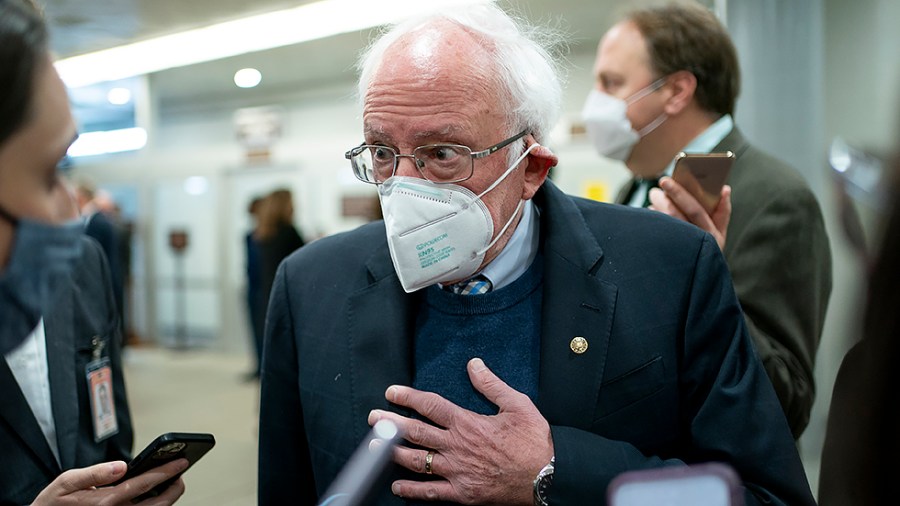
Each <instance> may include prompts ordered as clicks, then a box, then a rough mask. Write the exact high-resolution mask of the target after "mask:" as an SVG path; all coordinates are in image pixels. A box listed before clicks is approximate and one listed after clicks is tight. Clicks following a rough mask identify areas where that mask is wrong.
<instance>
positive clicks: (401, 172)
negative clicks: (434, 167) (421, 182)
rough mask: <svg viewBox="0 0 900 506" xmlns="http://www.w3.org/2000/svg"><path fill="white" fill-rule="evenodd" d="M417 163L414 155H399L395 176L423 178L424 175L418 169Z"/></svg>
mask: <svg viewBox="0 0 900 506" xmlns="http://www.w3.org/2000/svg"><path fill="white" fill-rule="evenodd" d="M417 163H418V162H417V161H416V159H415V158H413V156H412V155H397V170H396V171H395V174H396V175H398V176H406V177H422V173H421V172H420V171H419V169H418V168H417V167H416V164H417Z"/></svg>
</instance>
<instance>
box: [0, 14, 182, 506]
mask: <svg viewBox="0 0 900 506" xmlns="http://www.w3.org/2000/svg"><path fill="white" fill-rule="evenodd" d="M74 137H75V123H74V121H73V119H72V114H71V112H70V110H69V103H68V97H67V94H66V89H65V86H64V85H63V83H62V81H61V80H60V78H59V76H58V75H57V73H56V70H55V69H54V68H53V65H52V62H51V59H50V56H49V53H48V47H47V32H46V28H45V25H44V22H43V19H42V18H41V16H40V14H39V12H38V11H37V9H36V8H35V6H34V4H32V3H31V2H30V0H0V354H2V355H3V357H2V359H0V448H2V451H0V504H34V505H43V504H61V503H63V502H65V503H69V502H72V503H76V502H77V503H79V504H101V503H103V504H130V502H131V499H133V498H135V497H137V496H138V495H140V494H141V492H142V491H145V490H148V489H150V488H151V487H153V486H154V485H156V484H158V483H162V482H163V481H165V480H167V479H169V478H171V477H172V476H175V475H176V474H178V473H180V472H181V471H183V470H184V469H185V467H186V465H187V462H186V461H185V460H183V459H181V460H179V461H177V462H173V463H171V464H167V465H166V466H162V467H160V468H158V469H155V470H154V471H151V472H148V473H145V474H143V475H141V476H138V477H136V478H133V479H130V480H128V481H126V482H124V483H122V484H121V485H118V486H108V487H104V486H105V485H109V484H111V483H114V482H115V481H116V480H118V479H119V478H121V477H122V476H123V475H124V474H125V470H126V464H125V462H123V460H127V459H128V457H129V454H130V452H131V444H132V429H131V419H130V415H129V410H128V401H127V398H126V396H125V388H124V383H123V381H122V369H121V360H120V351H119V346H120V343H121V338H120V336H119V327H118V325H117V319H116V308H115V302H114V299H113V296H112V290H111V285H110V272H109V267H108V266H107V264H106V262H105V260H104V259H103V256H102V253H101V252H100V250H99V247H98V246H97V244H96V243H94V242H92V241H90V240H89V239H86V238H85V237H84V234H83V225H82V223H81V221H80V220H77V219H76V218H77V212H76V209H75V205H74V201H73V199H72V196H71V193H70V192H69V191H68V188H67V187H66V186H65V184H64V183H63V181H62V180H61V178H60V176H59V174H58V172H57V164H58V162H59V161H60V159H61V158H62V157H63V156H64V155H65V154H66V150H67V149H68V147H69V145H70V144H71V143H72V140H73V139H74ZM85 379H87V380H88V381H85ZM89 382H90V384H91V385H92V386H94V387H97V388H99V386H100V385H102V386H103V388H105V389H106V390H107V392H108V394H109V395H108V396H106V397H105V398H102V399H101V397H100V396H97V398H96V399H94V396H92V395H91V392H92V391H93V390H92V389H90V390H89V388H88V383H89ZM97 399H100V400H97ZM104 410H105V411H106V412H107V413H115V414H114V415H107V416H106V417H103V418H102V419H101V417H100V416H99V414H100V413H102V412H104ZM101 462H102V463H101ZM98 463H100V464H98ZM88 466H90V467H88ZM183 492H184V484H183V482H182V481H181V480H180V479H179V480H178V481H176V482H175V484H173V485H172V486H170V487H169V488H168V489H166V491H165V492H163V494H162V495H160V496H159V497H156V498H154V499H152V501H153V504H172V503H173V502H175V501H176V500H177V499H178V498H179V497H180V496H181V494H182V493H183Z"/></svg>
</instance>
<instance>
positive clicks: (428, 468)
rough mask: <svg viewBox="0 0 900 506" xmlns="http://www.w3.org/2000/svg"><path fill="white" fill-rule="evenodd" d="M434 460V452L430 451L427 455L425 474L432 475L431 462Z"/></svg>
mask: <svg viewBox="0 0 900 506" xmlns="http://www.w3.org/2000/svg"><path fill="white" fill-rule="evenodd" d="M432 460H434V452H433V451H429V452H428V453H426V454H425V474H431V473H432V471H431V461H432Z"/></svg>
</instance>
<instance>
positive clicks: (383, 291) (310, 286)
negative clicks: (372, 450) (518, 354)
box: [259, 182, 814, 505]
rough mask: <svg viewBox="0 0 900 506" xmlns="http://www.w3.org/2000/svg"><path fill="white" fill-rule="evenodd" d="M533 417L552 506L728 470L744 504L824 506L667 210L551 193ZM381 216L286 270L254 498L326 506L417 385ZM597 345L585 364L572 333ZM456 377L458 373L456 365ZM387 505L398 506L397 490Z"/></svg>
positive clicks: (710, 273)
mask: <svg viewBox="0 0 900 506" xmlns="http://www.w3.org/2000/svg"><path fill="white" fill-rule="evenodd" d="M535 203H536V204H537V205H538V207H539V209H540V210H541V218H540V219H541V224H540V227H541V228H540V237H541V238H540V241H541V246H540V247H541V250H542V253H543V255H542V256H543V261H544V281H543V310H542V314H541V319H542V321H541V355H540V356H541V364H540V378H539V390H538V400H537V407H538V408H539V409H540V411H541V413H542V414H543V415H544V417H545V418H546V419H547V420H548V421H549V423H550V425H551V431H552V435H553V443H554V449H555V453H556V473H555V477H554V483H553V486H552V488H551V492H550V503H551V504H554V505H555V504H604V503H605V494H606V488H607V486H608V484H609V482H610V480H612V478H613V477H615V476H616V475H618V474H619V473H621V472H623V471H626V470H633V469H642V468H649V467H659V466H663V465H681V464H683V463H697V462H706V461H724V462H727V463H729V464H730V465H732V466H733V467H734V468H735V469H736V470H737V471H738V473H739V474H740V476H741V478H742V479H743V481H744V482H745V485H746V489H747V492H746V494H745V495H746V496H747V502H748V504H758V503H760V502H765V501H771V502H772V503H775V504H792V505H799V504H814V502H813V499H812V496H811V493H810V490H809V486H808V484H807V481H806V476H805V474H804V471H803V468H802V465H801V463H800V459H799V456H798V454H797V451H796V448H795V446H794V441H793V438H792V437H791V433H790V430H789V429H788V426H787V423H786V421H785V419H784V415H783V414H782V411H781V408H780V406H779V404H778V400H777V398H776V397H775V393H774V391H773V389H772V386H771V384H770V383H769V380H768V379H767V378H766V374H765V372H764V371H763V369H762V366H761V365H760V362H759V359H758V358H757V356H756V354H755V351H754V349H753V346H752V343H751V341H750V338H749V336H748V334H747V329H746V326H745V324H744V320H743V316H742V314H741V308H740V306H739V304H738V302H737V299H736V297H735V294H734V289H733V287H732V284H731V279H730V277H729V275H728V269H727V267H726V265H725V262H724V260H723V258H722V254H721V253H720V252H719V249H718V247H717V245H716V243H715V241H714V240H712V238H711V237H710V236H709V235H707V234H705V233H703V232H701V231H700V230H699V229H697V228H696V227H693V226H690V225H686V224H682V223H679V222H675V220H672V219H670V218H668V217H665V216H663V215H661V214H659V213H653V212H649V211H646V210H635V209H629V208H626V207H623V206H611V205H605V204H600V203H596V202H591V201H587V200H583V199H578V198H573V197H569V196H567V195H564V194H563V193H562V192H560V191H559V190H558V189H557V188H556V187H555V186H554V185H553V184H552V183H550V182H547V183H545V184H544V186H543V187H542V188H541V190H540V191H539V192H538V194H537V195H536V197H535ZM417 303H418V295H417V294H415V293H414V294H405V293H404V292H403V290H402V288H401V286H400V283H399V281H398V279H397V276H396V274H395V272H394V269H393V266H392V264H391V260H390V255H389V251H388V247H387V243H386V238H385V230H384V225H383V223H382V222H375V223H373V224H369V225H366V226H363V227H361V228H360V229H357V230H355V231H352V232H349V233H344V234H339V235H336V236H332V237H329V238H325V239H322V240H319V241H316V242H314V243H311V244H309V245H308V246H306V247H305V248H303V249H302V250H300V251H298V252H297V253H295V254H294V255H292V256H291V257H289V258H288V259H287V260H286V261H285V262H284V263H283V264H282V265H281V268H280V269H279V273H278V276H277V279H276V282H275V286H274V288H273V292H272V297H271V303H270V306H269V314H268V320H267V329H266V344H265V352H264V355H265V358H264V362H263V373H262V394H261V413H260V431H259V433H260V449H259V451H260V455H259V457H260V462H259V498H260V504H263V505H267V504H281V503H285V502H286V501H287V502H292V503H298V502H299V503H302V504H314V503H315V502H316V500H317V497H318V495H319V494H321V493H323V492H324V490H325V488H326V487H327V486H328V485H329V483H330V482H331V481H332V479H333V478H334V477H335V475H336V474H337V473H338V471H339V470H340V469H341V466H342V465H343V464H344V463H345V462H346V461H347V459H348V457H349V456H350V454H351V453H352V451H353V450H354V448H355V447H356V446H357V444H359V442H360V441H361V440H362V439H363V437H364V435H365V434H366V432H367V430H368V429H369V427H368V425H367V423H366V418H367V415H368V413H369V411H370V410H371V409H374V408H378V409H385V410H389V409H392V410H395V411H398V409H397V407H396V406H393V407H392V406H390V405H389V404H388V403H387V401H385V399H384V391H385V389H386V388H387V387H388V386H389V385H391V384H405V385H409V384H411V383H412V371H413V370H414V367H413V363H412V357H413V353H412V351H413V350H412V342H413V329H414V327H413V324H414V317H415V315H414V310H415V308H416V307H417ZM576 336H581V337H584V338H585V339H587V341H588V343H589V348H588V350H587V351H586V352H585V353H583V354H580V355H578V354H575V353H573V352H572V351H571V350H570V348H569V343H570V341H571V340H572V338H573V337H576ZM460 367H464V364H461V365H460ZM379 504H402V500H401V499H398V498H396V497H393V496H391V494H390V491H389V490H388V489H387V487H385V490H383V491H382V493H381V495H380V500H379Z"/></svg>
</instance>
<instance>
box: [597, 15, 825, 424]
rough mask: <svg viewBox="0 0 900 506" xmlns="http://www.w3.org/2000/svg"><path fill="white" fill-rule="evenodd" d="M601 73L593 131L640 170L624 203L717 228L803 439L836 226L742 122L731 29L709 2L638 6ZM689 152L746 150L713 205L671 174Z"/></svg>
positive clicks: (602, 54)
mask: <svg viewBox="0 0 900 506" xmlns="http://www.w3.org/2000/svg"><path fill="white" fill-rule="evenodd" d="M594 72H595V74H596V79H597V87H596V90H594V91H593V92H592V94H591V96H590V97H589V98H588V100H587V103H586V104H585V109H584V113H585V120H586V122H587V126H588V130H589V131H590V132H591V134H592V137H593V139H594V140H595V142H596V147H597V149H598V151H599V152H600V154H602V155H606V156H612V157H617V158H620V159H622V160H624V161H625V164H626V165H627V166H628V169H629V170H630V171H631V172H632V173H633V174H634V176H635V177H634V179H632V181H630V182H629V183H628V184H626V185H625V187H624V188H623V189H622V191H621V192H620V193H619V195H618V197H617V200H616V201H617V202H618V203H620V204H628V205H631V206H635V207H646V206H648V205H650V204H652V207H653V208H654V209H657V210H660V211H663V212H665V213H667V214H669V215H671V216H674V217H676V218H680V219H682V220H685V221H689V222H691V223H694V224H695V225H697V226H699V227H700V228H702V229H704V230H706V231H707V232H709V233H710V234H712V235H713V236H714V237H715V238H716V240H717V242H718V243H719V247H720V248H722V251H723V253H724V254H725V261H726V262H727V263H728V269H729V271H730V272H731V275H732V278H733V279H734V287H735V291H736V292H737V295H738V299H739V300H740V302H741V307H742V309H743V311H744V316H745V318H746V320H747V326H748V327H749V331H750V335H751V337H753V340H754V343H755V344H756V348H757V350H758V351H759V355H760V358H761V359H762V362H763V365H764V366H765V369H766V372H767V373H768V375H769V378H770V379H771V380H772V384H773V386H774V387H775V392H776V393H777V394H778V398H779V400H780V401H781V406H782V408H783V409H784V412H785V415H786V416H787V419H788V422H789V424H790V426H791V431H792V432H793V434H794V437H795V438H799V437H800V434H801V433H802V432H803V429H805V428H806V425H807V423H809V413H810V410H811V409H812V404H813V398H814V395H815V385H814V383H813V360H814V359H815V355H816V348H817V347H818V345H819V338H820V337H821V334H822V325H823V324H824V321H825V309H826V307H827V305H828V296H829V294H830V293H831V255H830V250H829V246H828V236H827V235H826V234H825V225H824V222H823V220H822V212H821V210H820V209H819V204H818V203H817V202H816V198H815V196H814V195H813V194H812V192H811V191H810V190H809V187H808V186H807V184H806V182H805V181H804V180H803V178H802V177H801V176H800V174H798V173H797V172H796V171H795V170H794V169H792V168H791V167H789V166H787V165H786V164H785V163H784V162H781V161H779V160H777V159H775V158H773V157H771V156H769V155H767V154H765V153H763V152H761V151H759V150H758V149H756V148H754V147H753V146H751V145H750V144H749V143H748V142H747V141H746V140H745V139H744V137H743V135H742V134H741V132H740V130H739V129H738V128H737V127H736V126H735V125H734V121H733V119H732V113H733V112H734V103H735V100H737V95H738V89H739V87H740V75H739V69H738V60H737V54H736V53H735V50H734V46H733V45H732V43H731V39H730V38H729V37H728V33H727V32H726V31H725V27H723V26H722V24H721V23H719V21H718V20H717V19H716V17H715V16H714V15H713V14H712V13H711V12H709V11H707V10H706V9H705V8H703V7H700V6H690V5H670V6H666V7H659V8H653V9H646V10H639V11H635V12H633V13H631V14H630V15H629V16H628V17H626V18H625V19H624V20H623V21H621V22H620V23H618V24H616V25H615V26H614V27H613V28H612V29H610V30H609V31H608V32H607V33H606V35H605V36H604V37H603V40H602V41H601V43H600V47H599V49H598V51H597V61H596V64H595V66H594ZM680 151H685V152H691V153H709V152H724V151H732V152H733V153H734V154H735V155H736V157H737V158H736V161H735V163H734V166H733V167H732V170H731V173H730V175H729V178H728V181H727V182H728V185H727V186H725V187H724V188H723V190H722V192H721V199H720V200H719V205H718V207H716V208H715V209H714V210H713V211H712V212H711V213H709V214H707V212H706V211H705V210H704V208H703V207H702V206H701V205H700V204H699V203H698V202H697V200H696V199H695V198H694V197H693V196H691V194H690V193H688V192H687V191H685V190H684V188H683V187H682V186H681V185H679V184H678V183H677V182H675V181H674V180H673V179H672V178H671V177H667V176H670V175H671V174H672V170H673V159H674V158H675V156H676V155H677V154H678V153H679V152H680ZM661 176H662V177H661ZM660 177H661V179H660ZM657 184H658V185H659V186H660V187H661V188H662V189H661V190H660V189H655V188H653V187H654V186H656V185H657ZM726 239H727V240H726Z"/></svg>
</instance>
